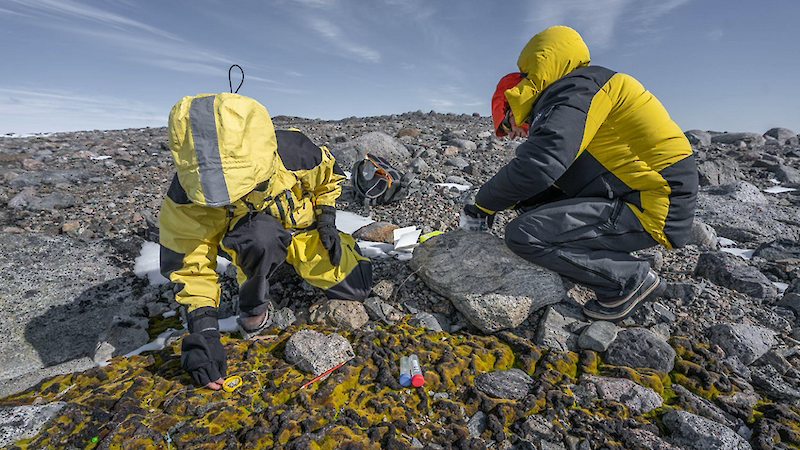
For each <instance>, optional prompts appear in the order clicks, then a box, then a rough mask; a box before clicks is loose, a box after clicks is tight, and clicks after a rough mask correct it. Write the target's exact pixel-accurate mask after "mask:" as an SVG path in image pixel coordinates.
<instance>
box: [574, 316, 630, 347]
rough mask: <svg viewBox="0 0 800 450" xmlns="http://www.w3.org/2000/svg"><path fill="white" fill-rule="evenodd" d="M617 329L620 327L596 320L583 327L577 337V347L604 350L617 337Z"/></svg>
mask: <svg viewBox="0 0 800 450" xmlns="http://www.w3.org/2000/svg"><path fill="white" fill-rule="evenodd" d="M619 331H620V328H619V327H618V326H616V325H614V324H613V323H611V322H606V321H604V320H598V321H596V322H593V323H592V324H591V325H589V326H588V327H586V328H584V329H583V331H582V332H581V335H580V337H579V338H578V347H580V348H585V349H589V350H594V351H597V352H604V351H606V350H608V346H609V345H611V343H612V342H614V339H616V338H617V334H618V333H619Z"/></svg>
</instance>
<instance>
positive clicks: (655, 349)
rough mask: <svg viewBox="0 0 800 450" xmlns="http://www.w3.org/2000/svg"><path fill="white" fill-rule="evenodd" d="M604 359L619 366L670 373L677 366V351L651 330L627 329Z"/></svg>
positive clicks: (612, 345) (611, 346)
mask: <svg viewBox="0 0 800 450" xmlns="http://www.w3.org/2000/svg"><path fill="white" fill-rule="evenodd" d="M604 359H605V360H606V361H608V362H609V363H611V364H615V365H618V366H628V367H649V368H651V369H656V370H660V371H662V372H670V371H672V368H673V367H674V365H675V350H673V349H672V347H670V345H669V344H668V343H666V342H665V341H664V340H663V339H661V338H660V337H658V336H656V335H655V333H653V332H652V331H650V330H647V329H645V328H626V329H624V330H622V331H620V332H619V333H618V334H617V338H616V339H615V340H614V342H612V343H611V345H609V347H608V350H606V352H605V353H604Z"/></svg>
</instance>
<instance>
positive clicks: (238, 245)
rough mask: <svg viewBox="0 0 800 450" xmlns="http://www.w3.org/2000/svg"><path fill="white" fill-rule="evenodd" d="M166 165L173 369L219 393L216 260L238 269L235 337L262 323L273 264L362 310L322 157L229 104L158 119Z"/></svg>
mask: <svg viewBox="0 0 800 450" xmlns="http://www.w3.org/2000/svg"><path fill="white" fill-rule="evenodd" d="M168 131H169V146H170V151H171V152H172V157H173V160H174V162H175V168H176V172H177V173H176V175H175V177H174V178H173V180H172V184H171V185H170V187H169V190H168V192H167V195H166V198H165V199H164V201H163V203H162V205H161V212H160V216H159V228H160V241H161V242H160V243H161V272H162V274H163V275H164V276H165V277H167V278H169V279H170V280H171V281H173V282H175V283H176V284H177V285H178V287H179V291H178V293H177V294H176V295H175V299H176V300H177V301H178V303H180V304H182V305H185V306H186V307H187V309H188V327H189V335H188V336H186V337H185V338H184V339H183V342H182V345H181V364H182V366H183V368H184V369H185V370H186V371H187V372H189V374H191V376H192V378H193V379H194V381H195V382H196V383H198V384H200V385H205V386H207V387H210V388H212V389H219V388H220V383H221V382H222V378H223V377H224V376H225V375H226V367H227V360H226V354H225V349H224V348H223V346H222V344H221V343H220V335H219V324H218V321H217V307H218V306H219V298H220V285H219V280H218V278H217V273H216V271H215V269H216V260H217V254H218V248H221V249H222V250H223V251H224V252H225V253H227V254H228V255H229V256H230V257H231V260H232V262H233V264H234V265H235V266H236V268H237V281H238V282H239V309H240V314H239V317H238V319H237V322H238V325H239V329H240V331H241V332H242V335H243V336H245V337H249V336H252V335H255V334H258V333H259V332H260V331H262V330H264V329H265V328H266V327H268V326H269V325H270V324H271V322H272V315H271V312H272V303H271V301H270V295H269V277H270V275H272V273H273V272H274V271H275V269H276V268H277V267H278V266H279V265H280V264H282V263H283V262H284V261H287V262H289V263H290V264H292V265H293V266H294V268H295V270H296V271H297V273H298V274H299V275H300V276H302V277H303V278H304V279H305V280H306V281H308V282H309V283H310V284H311V285H313V286H316V287H318V288H321V289H322V290H323V293H324V294H325V295H326V296H327V297H328V298H336V299H347V300H359V301H360V300H363V299H365V298H366V297H367V295H368V294H369V292H370V289H371V288H372V266H371V263H370V261H369V259H368V258H365V257H363V256H361V254H360V252H359V250H358V247H357V246H356V244H355V241H354V240H353V238H352V237H351V236H350V235H348V234H346V233H341V232H339V231H338V230H337V229H336V224H335V219H336V209H335V204H336V198H337V197H338V196H339V194H340V193H341V186H339V183H340V182H341V181H342V180H344V179H345V176H344V173H343V172H342V170H341V169H340V168H339V166H338V164H336V161H335V160H334V158H333V157H332V156H331V154H330V153H329V152H328V150H327V149H326V148H324V147H322V148H320V147H317V146H316V145H314V143H313V142H312V141H311V140H310V139H309V138H308V137H307V136H305V135H304V134H302V133H301V132H299V131H282V130H279V131H275V130H274V128H273V125H272V120H271V119H270V117H269V114H268V113H267V110H266V109H265V108H264V107H263V106H262V105H261V104H260V103H258V102H257V101H255V100H253V99H251V98H248V97H244V96H241V95H238V94H228V93H222V94H217V95H213V94H200V95H197V96H193V97H191V96H187V97H184V98H183V99H181V100H180V101H178V103H176V104H175V106H174V107H173V108H172V111H171V112H170V116H169V130H168Z"/></svg>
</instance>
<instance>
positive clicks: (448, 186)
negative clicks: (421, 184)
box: [436, 183, 472, 192]
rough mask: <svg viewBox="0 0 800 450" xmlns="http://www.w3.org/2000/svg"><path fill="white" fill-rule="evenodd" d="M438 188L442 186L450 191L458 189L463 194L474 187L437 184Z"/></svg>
mask: <svg viewBox="0 0 800 450" xmlns="http://www.w3.org/2000/svg"><path fill="white" fill-rule="evenodd" d="M436 186H437V187H439V186H442V187H446V188H448V189H450V188H456V189H458V190H459V191H461V192H464V191H468V190H470V189H472V185H470V184H458V183H436Z"/></svg>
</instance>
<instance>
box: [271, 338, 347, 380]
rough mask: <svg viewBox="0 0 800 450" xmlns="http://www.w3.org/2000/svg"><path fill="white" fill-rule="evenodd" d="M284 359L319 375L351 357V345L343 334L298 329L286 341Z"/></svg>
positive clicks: (301, 368)
mask: <svg viewBox="0 0 800 450" xmlns="http://www.w3.org/2000/svg"><path fill="white" fill-rule="evenodd" d="M283 354H284V355H285V356H286V360H287V361H288V362H289V363H291V364H297V367H299V368H300V370H303V371H305V372H311V373H313V374H314V375H319V374H321V373H323V372H325V371H327V370H328V369H331V368H333V367H335V366H336V365H337V364H339V363H345V362H347V361H350V360H351V359H353V358H354V357H355V356H356V355H355V353H353V347H352V346H351V345H350V342H349V341H348V340H347V339H345V338H344V336H342V335H339V334H336V333H332V334H328V335H326V334H323V333H319V332H316V331H313V330H300V331H298V332H297V333H295V334H293V335H292V337H290V338H289V340H288V341H287V342H286V348H285V349H284V351H283Z"/></svg>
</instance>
